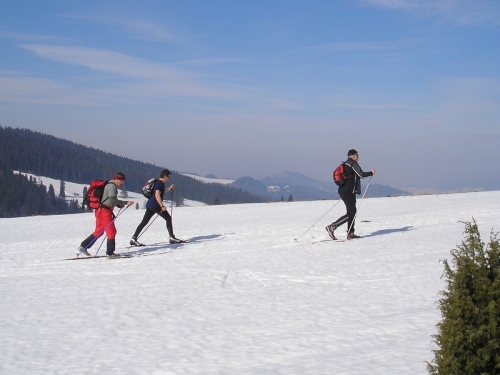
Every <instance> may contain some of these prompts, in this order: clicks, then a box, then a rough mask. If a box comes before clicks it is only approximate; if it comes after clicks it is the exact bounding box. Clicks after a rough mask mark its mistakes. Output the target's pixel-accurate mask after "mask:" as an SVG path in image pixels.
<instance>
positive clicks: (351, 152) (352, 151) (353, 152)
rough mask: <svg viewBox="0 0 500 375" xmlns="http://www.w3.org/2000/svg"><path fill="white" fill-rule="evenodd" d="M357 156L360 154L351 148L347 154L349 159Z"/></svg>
mask: <svg viewBox="0 0 500 375" xmlns="http://www.w3.org/2000/svg"><path fill="white" fill-rule="evenodd" d="M357 154H358V152H357V151H356V150H355V149H353V148H351V149H350V150H349V151H348V152H347V157H349V156H353V155H357Z"/></svg>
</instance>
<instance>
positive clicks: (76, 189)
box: [14, 171, 206, 208]
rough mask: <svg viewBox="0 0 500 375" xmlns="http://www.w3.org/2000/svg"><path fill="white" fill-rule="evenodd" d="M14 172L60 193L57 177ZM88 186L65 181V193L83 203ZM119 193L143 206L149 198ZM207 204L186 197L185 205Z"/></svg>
mask: <svg viewBox="0 0 500 375" xmlns="http://www.w3.org/2000/svg"><path fill="white" fill-rule="evenodd" d="M14 173H20V174H22V175H24V176H26V177H28V178H30V177H31V178H33V179H35V180H36V182H37V183H42V184H43V185H44V186H45V187H46V188H47V189H48V187H49V186H50V185H52V186H53V187H54V191H55V193H56V195H59V192H60V185H61V180H56V179H53V178H50V177H46V176H39V175H34V174H32V173H26V172H19V171H14ZM89 184H90V181H89ZM88 186H89V185H88V184H87V185H85V184H77V183H74V182H68V181H64V193H65V195H66V200H68V201H70V200H77V201H78V203H79V204H80V205H81V204H82V201H83V188H84V187H87V188H88ZM118 195H119V198H120V199H123V200H131V201H134V202H137V203H139V206H140V207H141V208H145V207H146V201H147V199H146V198H144V196H143V195H142V194H141V193H134V192H132V191H127V197H126V198H124V197H123V196H122V191H121V190H118ZM166 198H167V196H165V199H166ZM165 202H168V204H167V205H170V204H171V203H172V202H170V201H167V200H165ZM205 205H206V204H205V203H203V202H197V201H193V200H190V199H184V206H187V207H193V206H205Z"/></svg>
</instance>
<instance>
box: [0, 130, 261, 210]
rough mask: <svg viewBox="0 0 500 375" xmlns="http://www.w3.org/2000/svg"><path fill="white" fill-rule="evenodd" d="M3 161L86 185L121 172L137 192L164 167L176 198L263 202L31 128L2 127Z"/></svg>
mask: <svg viewBox="0 0 500 375" xmlns="http://www.w3.org/2000/svg"><path fill="white" fill-rule="evenodd" d="M0 160H1V161H2V163H1V164H2V165H3V166H4V167H5V168H7V169H8V170H19V171H23V172H31V173H33V174H36V175H41V176H47V177H51V178H54V179H58V180H64V181H71V182H76V183H83V184H89V183H90V181H91V180H94V179H103V180H105V179H110V178H111V176H113V174H114V173H116V172H122V173H124V174H125V175H126V176H127V180H126V182H125V186H124V187H125V189H126V190H128V191H134V192H140V191H141V189H142V187H143V185H144V183H145V182H146V181H147V180H148V179H150V178H152V177H158V175H159V173H160V171H161V170H162V169H163V168H168V169H170V170H171V171H172V178H171V179H170V182H171V183H174V184H175V185H176V190H175V194H176V201H177V200H178V199H180V198H186V199H192V200H196V201H200V202H204V203H207V204H214V203H217V204H228V203H255V202H262V201H263V198H260V197H257V196H255V195H252V194H250V193H248V192H245V191H243V190H240V189H237V188H234V187H229V186H224V185H220V184H206V183H203V182H200V181H197V180H195V179H193V178H190V177H187V176H183V175H181V174H179V173H177V172H175V171H173V170H172V169H171V168H173V167H175V166H156V165H153V164H148V163H143V162H139V161H135V160H132V159H128V158H125V157H121V156H118V155H114V154H110V153H108V152H104V151H100V150H97V149H94V148H90V147H86V146H83V145H79V144H76V143H73V142H70V141H67V140H63V139H60V138H56V137H54V136H51V135H47V134H42V133H39V132H35V131H32V130H29V129H13V128H9V127H2V126H0ZM0 178H1V177H0Z"/></svg>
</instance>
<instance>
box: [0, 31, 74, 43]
mask: <svg viewBox="0 0 500 375" xmlns="http://www.w3.org/2000/svg"><path fill="white" fill-rule="evenodd" d="M0 38H7V39H14V40H18V41H22V42H27V41H29V42H44V43H48V42H52V43H55V42H58V43H61V42H67V41H68V40H69V39H68V38H64V37H59V36H53V35H39V34H26V33H19V32H12V31H2V30H0Z"/></svg>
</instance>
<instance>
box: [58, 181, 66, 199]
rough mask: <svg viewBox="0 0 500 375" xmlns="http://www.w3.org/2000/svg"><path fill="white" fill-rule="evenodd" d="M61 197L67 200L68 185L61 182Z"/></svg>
mask: <svg viewBox="0 0 500 375" xmlns="http://www.w3.org/2000/svg"><path fill="white" fill-rule="evenodd" d="M59 197H60V198H66V183H65V182H64V181H63V180H61V184H60V185H59Z"/></svg>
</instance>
